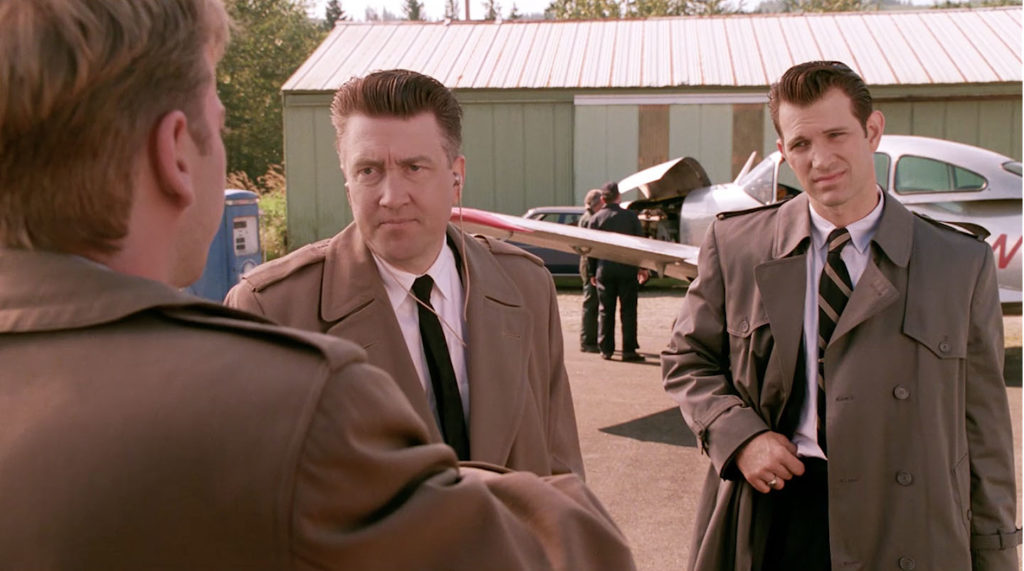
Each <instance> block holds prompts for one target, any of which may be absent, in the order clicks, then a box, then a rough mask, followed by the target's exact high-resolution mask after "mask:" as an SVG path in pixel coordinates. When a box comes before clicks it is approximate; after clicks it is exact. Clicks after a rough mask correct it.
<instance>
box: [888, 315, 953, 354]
mask: <svg viewBox="0 0 1024 571" xmlns="http://www.w3.org/2000/svg"><path fill="white" fill-rule="evenodd" d="M965 323H966V317H964V316H953V315H952V314H951V313H947V312H943V311H936V310H932V311H921V312H908V313H907V316H906V318H904V320H903V333H904V334H905V335H907V336H908V337H910V338H912V339H914V340H915V341H917V342H918V343H920V344H921V345H923V346H924V347H927V348H928V350H929V351H931V352H932V353H933V354H934V355H935V356H936V357H938V358H939V359H963V358H964V357H966V356H967V326H966V325H965Z"/></svg>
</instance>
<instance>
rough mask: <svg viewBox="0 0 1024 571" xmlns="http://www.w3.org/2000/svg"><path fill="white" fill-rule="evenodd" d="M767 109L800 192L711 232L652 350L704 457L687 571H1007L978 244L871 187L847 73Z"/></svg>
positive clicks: (1009, 499)
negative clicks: (657, 349) (679, 304)
mask: <svg viewBox="0 0 1024 571" xmlns="http://www.w3.org/2000/svg"><path fill="white" fill-rule="evenodd" d="M769 108H770V111H771V113H772V119H773V121H774V122H775V126H776V130H777V131H778V134H779V142H778V147H779V150H780V151H781V152H782V154H783V156H784V157H785V159H786V160H787V162H789V164H790V165H791V166H792V168H793V171H794V172H795V173H796V175H797V178H798V179H799V180H800V183H801V185H802V186H803V187H804V189H805V193H803V194H801V195H799V196H798V197H797V198H794V199H792V200H790V201H788V202H785V203H782V204H781V205H773V206H769V207H765V208H760V209H755V210H752V211H746V212H740V213H726V214H720V215H719V216H718V219H717V220H716V221H715V222H714V223H713V224H712V226H711V228H710V229H709V231H708V235H707V237H706V239H705V243H704V245H703V247H702V248H701V253H700V261H699V268H698V273H699V277H698V278H697V279H696V280H695V281H694V282H693V284H692V285H691V287H690V290H689V293H688V294H687V296H686V299H685V301H684V305H683V308H682V311H681V313H680V316H679V317H678V320H677V322H676V326H675V330H674V332H673V336H672V339H671V342H670V344H669V347H668V348H667V349H666V350H665V352H664V353H663V354H662V366H663V372H664V377H665V388H666V390H667V391H668V392H669V393H670V394H671V395H672V396H673V397H674V398H675V399H676V400H677V401H678V403H679V405H680V408H681V410H682V413H683V416H684V418H685V420H686V422H687V424H688V425H689V426H690V428H691V429H692V430H693V431H694V433H695V434H696V435H697V437H698V440H699V442H700V446H701V449H702V451H704V452H705V453H707V454H708V455H709V457H710V459H711V469H710V471H709V473H708V476H707V481H706V483H705V488H704V493H703V496H702V498H701V507H700V508H699V509H698V515H697V518H698V521H697V522H696V525H695V530H696V531H695V536H694V543H693V548H692V550H691V555H690V561H689V567H690V568H691V569H707V570H715V571H719V570H724V569H829V568H833V569H843V570H847V569H863V570H884V569H915V568H916V569H972V568H973V569H1001V570H1010V569H1017V551H1016V546H1017V545H1018V544H1019V543H1020V530H1019V529H1017V527H1016V525H1015V522H1014V517H1015V514H1016V501H1017V498H1016V491H1015V485H1014V464H1013V450H1012V446H1013V439H1012V434H1011V425H1010V420H1009V411H1008V406H1007V399H1006V388H1005V386H1004V382H1003V375H1002V362H1003V339H1002V333H1001V332H1002V323H1001V315H1000V308H999V303H998V297H997V288H996V280H995V270H994V265H993V258H992V252H991V250H990V249H989V248H988V247H987V246H986V245H985V243H984V242H982V241H981V240H978V239H976V238H975V237H974V236H970V235H966V234H963V233H960V232H959V231H957V230H953V229H950V228H948V227H945V226H944V225H941V224H938V223H935V222H932V221H929V220H925V219H922V218H919V217H917V216H915V215H913V214H911V213H910V212H909V211H908V210H907V209H906V208H904V207H903V206H902V205H901V204H900V203H899V202H898V201H895V200H892V199H890V198H888V197H886V196H885V194H884V193H883V192H882V191H881V189H880V188H879V187H878V186H877V185H876V183H875V179H874V171H873V153H874V150H875V149H876V148H877V145H878V142H879V140H880V138H881V135H882V131H883V128H884V123H885V121H884V118H883V117H882V115H881V113H879V112H878V111H873V110H872V103H871V96H870V94H869V93H868V90H867V87H866V86H865V85H864V83H863V81H862V80H861V79H860V77H858V76H857V75H856V74H855V73H854V72H853V71H851V70H850V69H849V68H848V67H847V66H845V65H843V64H841V63H838V62H809V63H805V64H800V65H797V66H794V67H793V68H791V69H790V70H788V71H787V72H786V73H785V74H784V75H783V77H782V79H781V80H780V81H779V82H778V83H777V84H775V85H773V86H772V89H771V92H770V103H769ZM826 236H828V238H827V239H826ZM808 340H810V341H808Z"/></svg>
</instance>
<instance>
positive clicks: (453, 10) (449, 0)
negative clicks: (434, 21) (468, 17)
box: [444, 0, 460, 20]
mask: <svg viewBox="0 0 1024 571" xmlns="http://www.w3.org/2000/svg"><path fill="white" fill-rule="evenodd" d="M444 17H445V19H446V20H458V19H460V18H459V7H458V6H456V5H455V0H444Z"/></svg>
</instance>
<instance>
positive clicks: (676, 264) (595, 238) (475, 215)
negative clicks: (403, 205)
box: [451, 207, 700, 280]
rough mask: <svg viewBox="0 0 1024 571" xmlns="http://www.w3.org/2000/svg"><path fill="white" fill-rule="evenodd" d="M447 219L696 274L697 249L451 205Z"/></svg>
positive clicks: (671, 272)
mask: <svg viewBox="0 0 1024 571" xmlns="http://www.w3.org/2000/svg"><path fill="white" fill-rule="evenodd" d="M451 221H452V222H453V223H455V224H457V225H461V226H462V228H463V230H465V231H466V232H469V233H471V234H484V235H486V236H491V237H493V238H497V239H499V240H509V239H512V240H515V241H516V242H522V243H523V244H530V245H531V246H540V247H542V248H551V249H553V250H560V251H562V252H570V253H574V254H579V255H581V256H590V257H593V258H601V259H604V260H612V261H615V262H620V263H623V264H630V265H633V266H640V267H642V268H647V269H651V270H655V271H657V272H658V273H659V274H660V275H663V276H669V277H673V278H677V279H682V280H692V279H693V278H694V277H696V275H697V254H698V253H699V252H700V248H698V247H696V246H687V245H685V244H676V243H672V242H665V241H662V240H653V239H651V238H641V237H639V236H627V235H626V234H616V233H614V232H605V231H602V230H591V229H589V228H580V227H578V226H570V225H567V224H557V223H555V222H542V221H540V220H532V219H529V218H522V217H519V216H510V215H508V214H498V213H495V212H488V211H486V210H477V209H475V208H461V209H460V208H458V207H455V208H452V216H451Z"/></svg>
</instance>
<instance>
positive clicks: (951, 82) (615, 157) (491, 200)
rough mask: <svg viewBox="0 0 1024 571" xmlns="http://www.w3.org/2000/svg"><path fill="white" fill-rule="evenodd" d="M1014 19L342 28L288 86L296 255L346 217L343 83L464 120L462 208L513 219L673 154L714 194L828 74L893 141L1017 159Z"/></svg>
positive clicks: (998, 12)
mask: <svg viewBox="0 0 1024 571" xmlns="http://www.w3.org/2000/svg"><path fill="white" fill-rule="evenodd" d="M1020 38H1021V11H1020V8H1019V7H1011V8H993V9H978V10H923V11H912V12H857V13H833V14H801V15H763V14H758V15H739V16H729V17H710V18H691V17H683V18H658V19H650V20H604V21H505V22H460V21H455V22H450V23H442V22H438V23H422V22H373V23H349V22H341V23H339V24H338V26H337V27H335V28H334V30H333V31H332V32H331V34H330V35H329V36H328V37H327V39H326V40H325V41H324V43H323V44H322V45H321V46H320V47H319V48H317V50H316V51H315V52H314V53H313V55H312V56H310V58H309V59H308V60H307V61H306V62H305V63H304V64H303V65H302V66H301V67H300V68H299V69H298V71H296V72H295V74H294V75H293V76H292V77H291V78H290V79H289V80H288V81H287V83H285V85H284V87H283V88H282V91H283V94H284V135H285V139H284V143H285V166H286V172H287V177H288V233H289V236H290V238H291V240H290V242H291V246H292V247H293V248H295V247H298V246H300V245H302V244H306V243H309V242H312V241H314V240H318V239H321V238H326V237H329V236H331V235H333V234H334V233H336V232H337V231H338V230H340V229H341V228H342V227H344V226H345V225H346V224H348V222H349V221H350V220H351V218H352V216H351V213H350V211H349V208H348V204H347V202H346V199H345V191H344V178H343V176H342V174H341V172H340V170H339V168H338V158H337V156H336V154H335V151H334V130H333V127H332V126H331V121H330V102H331V96H332V94H333V92H334V90H335V89H337V88H338V87H339V86H340V85H341V84H342V83H344V82H345V81H346V80H348V79H349V78H351V77H353V76H359V75H364V74H366V73H369V72H372V71H375V70H380V69H389V68H405V69H412V70H416V71H419V72H422V73H425V74H428V75H431V76H433V77H435V78H437V79H438V80H440V81H441V82H442V83H444V84H445V85H447V86H448V87H450V88H452V89H453V90H454V91H455V93H456V94H457V96H458V98H459V100H460V101H461V102H462V104H463V108H464V112H465V115H464V122H463V131H464V136H463V152H464V153H465V155H466V160H467V184H466V187H465V190H464V193H463V195H464V198H463V202H464V204H465V205H466V206H472V207H476V208H485V209H489V210H494V211H498V212H504V213H509V214H521V213H523V212H525V211H526V210H527V209H528V208H530V207H533V206H542V205H559V204H580V203H581V202H582V197H583V195H584V194H585V193H586V191H587V190H588V189H589V188H593V187H595V186H598V185H600V184H601V183H603V182H605V181H607V180H619V179H621V178H623V177H625V176H626V175H629V174H631V173H633V172H635V171H637V170H639V169H641V168H644V167H647V166H651V165H654V164H658V163H660V162H663V161H665V160H668V159H670V158H674V157H678V156H684V155H688V156H693V157H695V158H697V159H698V160H699V161H700V162H701V163H702V164H703V165H704V167H705V169H706V170H707V172H708V175H709V176H710V177H711V179H712V180H713V181H716V182H721V181H724V180H729V179H732V178H733V176H734V174H735V173H736V172H737V171H738V170H739V169H740V168H741V167H742V165H743V163H744V162H745V161H746V159H747V157H748V156H749V155H750V153H751V151H754V150H757V151H759V157H760V154H763V153H765V152H770V151H772V150H774V149H775V138H776V137H775V132H774V128H773V127H772V123H771V119H770V118H769V116H768V109H767V105H766V102H767V90H768V86H769V85H770V84H771V82H772V81H774V80H776V79H777V78H778V77H779V76H780V75H781V74H782V72H783V71H785V70H786V69H787V68H788V67H789V66H791V65H793V64H794V63H798V62H801V61H806V60H813V59H836V60H841V61H844V62H846V63H848V64H849V65H850V66H851V67H853V68H854V69H855V70H857V71H858V73H860V74H861V75H862V76H863V77H864V79H865V80H866V81H867V82H868V84H869V85H870V86H872V93H873V95H874V96H875V98H876V101H877V106H878V108H880V109H881V110H882V111H883V112H884V113H885V115H886V120H887V124H886V131H887V132H889V133H901V134H914V135H928V136H933V137H940V138H946V139H952V140H956V141H962V142H965V143H970V144H973V145H978V146H981V147H986V148H989V149H992V150H995V151H998V152H1001V153H1003V154H1006V155H1009V156H1011V157H1014V158H1016V159H1020V158H1021V43H1020Z"/></svg>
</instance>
